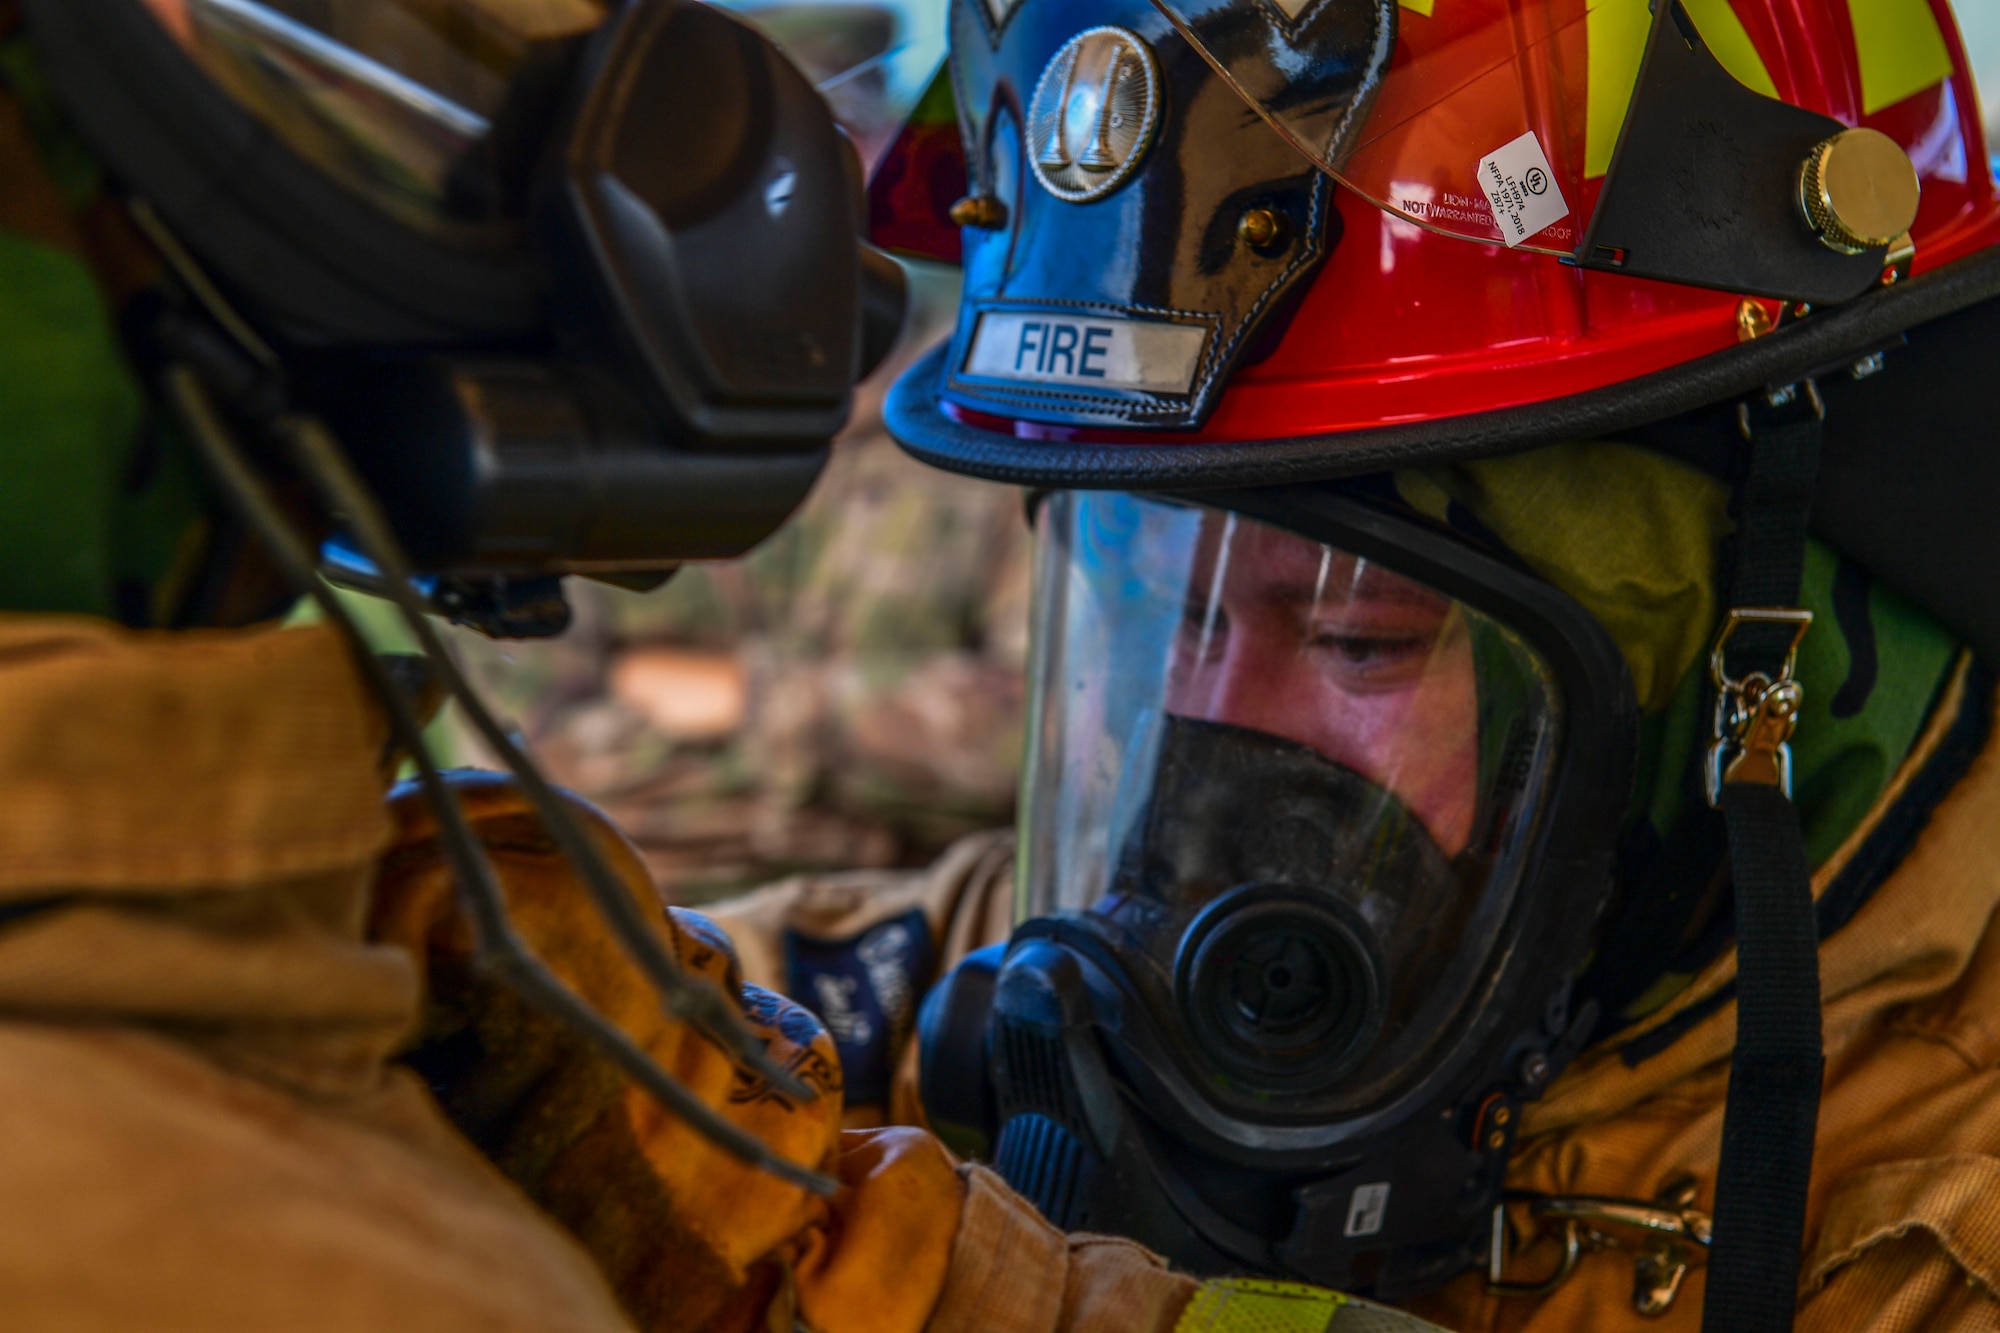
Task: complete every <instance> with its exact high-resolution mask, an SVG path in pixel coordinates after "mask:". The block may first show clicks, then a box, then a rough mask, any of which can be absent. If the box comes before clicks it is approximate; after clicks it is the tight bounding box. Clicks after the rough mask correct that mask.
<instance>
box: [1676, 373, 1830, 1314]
mask: <svg viewBox="0 0 2000 1333" xmlns="http://www.w3.org/2000/svg"><path fill="white" fill-rule="evenodd" d="M1737 420H1738V425H1739V427H1740V428H1741V431H1742V434H1743V438H1744V440H1745V441H1746V442H1747V443H1748V445H1749V452H1748V458H1747V461H1746V464H1745V468H1744V473H1743V477H1742V480H1741V482H1740V483H1739V485H1738V489H1737V507H1736V523H1737V528H1736V538H1735V546H1734V568H1733V570H1732V572H1731V574H1730V577H1729V580H1728V586H1729V589H1730V610H1729V612H1728V614H1727V615H1726V616H1725V618H1724V620H1723V625H1722V629H1721V631H1720V633H1719V634H1718V635H1717V637H1716V641H1715V647H1714V650H1713V652H1712V654H1711V658H1710V665H1711V672H1712V674H1713V676H1714V679H1715V685H1716V692H1717V698H1716V711H1715V736H1714V740H1713V744H1712V746H1711V748H1710V751H1709V761H1708V769H1707V771H1708V792H1709V800H1710V801H1711V802H1712V803H1714V804H1715V805H1717V806H1719V807H1720V808H1721V810H1722V814H1723V818H1724V821H1725V823H1726V824H1727V825H1728V829H1729V855H1730V863H1731V866H1732V870H1733V874H1734V880H1735V894H1736V940H1737V944H1736V957H1737V964H1736V966H1737V1009H1736V1049H1735V1053H1734V1055H1733V1056H1732V1059H1731V1067H1730V1076H1729V1098H1728V1103H1727V1106H1726V1108H1725V1110H1724V1112H1723V1121H1722V1152H1721V1161H1720V1164H1719V1166H1718V1169H1717V1174H1716V1197H1715V1230H1714V1245H1713V1247H1712V1248H1711V1250H1710V1251H1709V1268H1708V1283H1707V1291H1706V1295H1705V1297H1704V1300H1703V1308H1702V1328H1703V1330H1704V1331H1705V1333H1739V1331H1740V1333H1753V1331H1754V1333H1778V1331H1779V1330H1786V1329H1790V1328H1791V1327H1792V1317H1793V1313H1794V1311H1795V1309H1796V1304H1797V1294H1796V1292H1797V1285H1798V1271H1799V1257H1800V1247H1801V1245H1802V1243H1803V1239H1804V1230H1805V1206H1806V1186H1807V1182H1808V1180H1809V1179H1810V1177H1811V1175H1812V1156H1813V1135H1814V1130H1815V1128H1816V1126H1817V1123H1818V1119H1819V1095H1820V1080H1821V1076H1822V1074H1823V1072H1824V1068H1825V1056H1824V1054H1823V1049H1822V1040H1821V1032H1820V993H1819V932H1818V929H1817V926H1816V923H1815V920H1814V914H1813V899H1812V883H1811V873H1812V872H1811V866H1810V865H1809V864H1808V863H1807V861H1806V853H1805V843H1804V838H1803V835H1802V833H1801V831H1800V828H1799V817H1798V810H1797V809H1796V808H1795V807H1794V806H1793V804H1792V800H1791V753H1790V750H1789V748H1788V746H1787V742H1788V741H1789V739H1790V737H1791V733H1792V727H1793V725H1794V724H1795V722H1796V721H1797V717H1798V710H1799V706H1800V703H1801V702H1802V699H1803V691H1802V689H1801V687H1800V685H1799V682H1798V681H1797V680H1795V679H1793V675H1792V667H1793V662H1794V659H1795V657H1796V654H1797V650H1798V644H1799V640H1800V639H1801V638H1802V637H1804V635H1805V632H1806V629H1807V628H1808V627H1809V626H1810V625H1811V623H1812V613H1811V612H1810V611H1805V610H1801V609H1799V608H1798V605H1797V604H1798V601H1799V581H1800V577H1801V574H1802V571H1803V568H1804V564H1805V547H1806V519H1807V516H1808V514H1809V512H1810V510H1811V507H1812V496H1813V489H1814V484H1815V482H1816V480H1817V477H1818V474H1819V456H1820V441H1821V437H1822V434H1823V431H1824V425H1825V420H1826V411H1825V407H1824V405H1823V404H1822V402H1821V400H1820V395H1819V390H1818V387H1817V386H1816V385H1815V384H1814V382H1813V381H1812V380H1811V379H1810V378H1808V379H1806V380H1804V381H1802V382H1800V383H1798V384H1793V385H1787V386H1785V387H1783V388H1780V389H1775V390H1772V391H1770V392H1769V393H1767V394H1765V395H1763V396H1762V398H1761V400H1760V401H1756V402H1746V403H1743V404H1741V405H1740V407H1739V409H1738V417H1737Z"/></svg>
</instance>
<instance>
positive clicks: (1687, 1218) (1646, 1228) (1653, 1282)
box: [1486, 1177, 1714, 1315]
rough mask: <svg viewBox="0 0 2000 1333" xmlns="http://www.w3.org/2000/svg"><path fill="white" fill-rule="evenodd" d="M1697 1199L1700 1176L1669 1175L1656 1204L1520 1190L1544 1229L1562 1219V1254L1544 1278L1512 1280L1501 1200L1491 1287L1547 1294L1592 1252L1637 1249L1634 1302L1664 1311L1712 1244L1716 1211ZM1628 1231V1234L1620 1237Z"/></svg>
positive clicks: (1647, 1311) (1499, 1292)
mask: <svg viewBox="0 0 2000 1333" xmlns="http://www.w3.org/2000/svg"><path fill="white" fill-rule="evenodd" d="M1694 1199H1695V1183H1694V1181H1693V1180H1692V1179H1690V1178H1688V1177H1680V1178H1678V1179H1676V1180H1673V1181H1670V1182H1668V1184H1667V1187H1666V1188H1665V1189H1663V1190H1661V1191H1660V1197H1659V1198H1658V1199H1656V1200H1654V1201H1652V1202H1650V1203H1647V1202H1644V1201H1641V1200H1638V1199H1617V1198H1607V1197H1605V1196H1602V1195H1595V1194H1562V1195H1547V1196H1541V1195H1537V1196H1515V1202H1525V1203H1527V1205H1528V1216H1529V1218H1530V1219H1531V1220H1532V1221H1533V1222H1535V1223H1536V1224H1537V1227H1538V1228H1544V1227H1546V1225H1547V1224H1549V1223H1560V1224H1561V1227H1562V1231H1561V1237H1562V1246H1563V1251H1562V1258H1561V1259H1560V1260H1558V1262H1557V1264H1556V1267H1555V1270H1554V1271H1553V1272H1552V1273H1550V1274H1549V1276H1547V1277H1545V1278H1541V1279H1539V1280H1535V1281H1527V1282H1518V1281H1507V1280H1505V1279H1504V1277H1503V1274H1504V1273H1505V1271H1506V1265H1507V1249H1508V1244H1507V1242H1508V1233H1509V1227H1508V1224H1507V1205H1506V1204H1504V1203H1502V1204H1497V1205H1495V1207H1494V1209H1493V1239H1492V1248H1491V1250H1490V1252H1489V1254H1488V1257H1487V1265H1486V1290H1487V1291H1488V1292H1490V1293H1491V1294H1493V1295H1495V1296H1546V1295H1548V1294H1549V1293H1550V1292H1552V1291H1554V1290H1555V1289H1556V1288H1557V1287H1560V1286H1561V1285H1562V1284H1563V1283H1564V1282H1566V1281H1568V1280H1569V1276H1570V1274H1571V1273H1573V1272H1574V1271H1575V1270H1576V1266H1577V1263H1578V1262H1579V1261H1580V1260H1581V1259H1582V1257H1583V1255H1584V1253H1585V1252H1586V1251H1589V1252H1592V1253H1595V1252H1598V1251H1602V1250H1630V1251H1631V1252H1632V1270H1633V1271H1632V1308H1633V1309H1635V1310H1637V1311H1638V1312H1639V1313H1640V1314H1642V1315H1658V1314H1664V1313H1665V1312H1666V1310H1667V1308H1668V1307H1669V1306H1671V1305H1672V1304H1673V1303H1674V1298H1675V1297H1676V1296H1678V1295H1679V1294H1680V1290H1681V1283H1682V1282H1683V1281H1684V1280H1685V1279H1686V1277H1687V1275H1688V1269H1689V1267H1690V1266H1691V1265H1692V1263H1693V1259H1694V1253H1695V1251H1696V1250H1697V1249H1699V1250H1706V1249H1707V1248H1708V1245H1709V1241H1710V1238H1711V1236H1712V1234H1713V1232H1714V1227H1713V1224H1712V1222H1711V1220H1710V1218H1709V1215H1708V1214H1707V1213H1704V1212H1702V1211H1700V1210H1699V1209H1697V1208H1695V1207H1694ZM1607 1228H1611V1229H1607ZM1621 1232H1622V1233H1628V1234H1626V1235H1624V1236H1623V1237H1621V1235H1620V1234H1619V1233H1621ZM1536 1234H1537V1235H1540V1234H1545V1232H1544V1231H1542V1230H1538V1231H1537V1233H1536ZM1530 1243H1532V1237H1531V1238H1530Z"/></svg>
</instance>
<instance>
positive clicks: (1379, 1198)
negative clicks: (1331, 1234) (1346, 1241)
mask: <svg viewBox="0 0 2000 1333" xmlns="http://www.w3.org/2000/svg"><path fill="white" fill-rule="evenodd" d="M1388 1212H1389V1185H1388V1182H1387V1181H1383V1182H1381V1183H1379V1184H1375V1185H1356V1186H1355V1187H1354V1199H1353V1201H1352V1202H1350V1203H1349V1204H1348V1205H1347V1234H1348V1235H1350V1236H1372V1235H1374V1234H1375V1233H1376V1232H1378V1231H1380V1230H1381V1229H1382V1220H1383V1218H1384V1217H1385V1216H1387V1214H1388Z"/></svg>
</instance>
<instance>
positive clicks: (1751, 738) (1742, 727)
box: [1703, 606, 1813, 806]
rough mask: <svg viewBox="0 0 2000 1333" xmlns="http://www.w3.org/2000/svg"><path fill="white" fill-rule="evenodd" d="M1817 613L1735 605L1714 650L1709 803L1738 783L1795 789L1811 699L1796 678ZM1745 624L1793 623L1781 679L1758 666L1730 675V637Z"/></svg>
mask: <svg viewBox="0 0 2000 1333" xmlns="http://www.w3.org/2000/svg"><path fill="white" fill-rule="evenodd" d="M1812 620H1813V613H1812V612H1810V611H1806V610H1802V609H1800V608H1798V607H1786V606H1738V607H1731V608H1730V610H1729V614H1728V615H1727V616H1726V617H1725V618H1724V619H1723V622H1722V629H1721V631H1720V632H1719V633H1718V634H1717V635H1716V636H1715V646H1714V647H1713V648H1711V649H1710V650H1709V654H1708V672H1709V676H1710V677H1711V678H1712V679H1713V680H1714V682H1715V723H1714V728H1713V739H1712V740H1711V742H1710V744H1709V747H1708V762H1707V763H1706V764H1705V765H1704V766H1703V770H1704V774H1705V776H1706V778H1707V787H1708V803H1709V804H1710V805H1711V806H1713V805H1717V804H1720V803H1721V801H1722V789H1723V787H1724V786H1725V785H1727V784H1729V783H1732V782H1744V783H1756V784H1760V785H1763V786H1769V787H1778V788H1780V789H1782V790H1783V791H1784V793H1785V795H1786V796H1790V795H1791V794H1792V747H1791V744H1790V742H1791V739H1792V730H1793V728H1794V727H1796V726H1797V725H1798V720H1799V709H1800V708H1801V707H1803V706H1804V703H1805V687H1804V686H1802V685H1800V684H1799V682H1798V681H1796V680H1794V679H1793V678H1792V670H1793V667H1794V666H1795V665H1796V664H1797V662H1798V656H1799V641H1800V640H1802V639H1804V638H1805V635H1806V631H1807V630H1808V629H1810V628H1812ZM1744 625H1787V626H1790V627H1791V631H1792V641H1791V645H1790V646H1789V647H1788V648H1786V650H1785V664H1784V666H1783V667H1781V668H1780V669H1779V671H1778V675H1777V677H1776V679H1773V678H1772V677H1770V676H1767V675H1765V674H1764V673H1763V672H1761V671H1753V672H1751V673H1749V674H1748V675H1746V676H1744V677H1743V678H1742V679H1740V680H1739V679H1736V678H1735V677H1732V676H1731V675H1730V674H1729V668H1728V662H1727V658H1726V653H1727V650H1728V647H1729V640H1730V639H1731V638H1732V637H1734V635H1735V633H1736V631H1737V630H1738V629H1740V628H1742V627H1743V626H1744Z"/></svg>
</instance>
